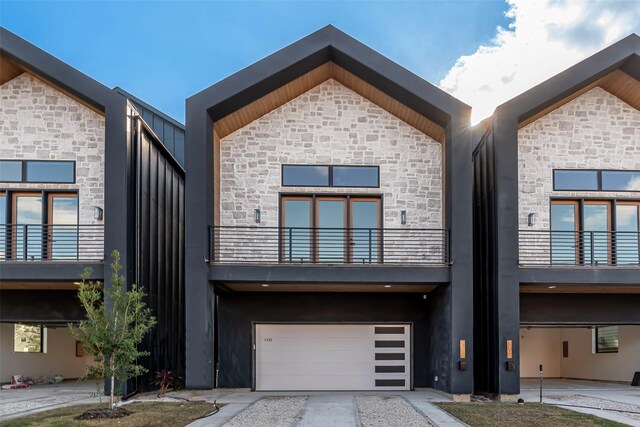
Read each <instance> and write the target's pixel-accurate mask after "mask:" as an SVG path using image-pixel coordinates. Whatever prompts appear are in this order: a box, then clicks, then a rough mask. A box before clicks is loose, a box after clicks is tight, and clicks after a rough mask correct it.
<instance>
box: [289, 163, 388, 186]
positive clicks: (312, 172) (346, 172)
mask: <svg viewBox="0 0 640 427" xmlns="http://www.w3.org/2000/svg"><path fill="white" fill-rule="evenodd" d="M282 186H283V187H353V188H378V187H380V167H379V166H359V165H358V166H355V165H345V166H343V165H340V166H338V165H335V166H331V165H282Z"/></svg>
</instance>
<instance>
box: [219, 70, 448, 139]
mask: <svg viewBox="0 0 640 427" xmlns="http://www.w3.org/2000/svg"><path fill="white" fill-rule="evenodd" d="M329 79H334V80H335V81H337V82H338V83H340V84H342V85H343V86H345V87H347V88H349V89H351V90H353V91H354V92H356V93H357V94H358V95H360V96H362V97H363V98H365V99H367V100H369V101H370V102H372V103H374V104H376V105H377V106H379V107H380V108H382V109H384V110H385V111H387V112H388V113H390V114H392V115H394V116H395V117H397V118H398V119H400V120H402V121H404V122H405V123H407V124H409V125H410V126H412V127H414V128H415V129H417V130H419V131H420V132H422V133H424V134H426V135H428V136H429V137H431V138H433V139H434V140H436V141H438V142H440V143H442V142H444V138H445V131H444V128H442V127H441V126H439V125H438V124H436V123H434V122H433V121H431V120H430V119H428V118H427V117H425V116H423V115H421V114H419V113H417V112H416V111H415V110H413V109H411V108H409V107H407V106H406V105H404V104H402V103H400V102H399V101H397V100H395V99H394V98H392V97H390V96H389V95H387V94H385V93H384V92H382V91H381V90H379V89H377V88H375V87H374V86H372V85H370V84H369V83H367V82H365V81H364V80H362V79H360V78H359V77H357V76H355V75H354V74H352V73H350V72H349V71H347V70H345V69H344V68H342V67H340V66H339V65H336V64H335V63H333V62H326V63H324V64H323V65H321V66H319V67H317V68H315V69H313V70H311V71H309V72H308V73H306V74H304V75H302V76H300V77H298V78H296V79H295V80H292V81H291V82H289V83H287V84H285V85H284V86H282V87H280V88H278V89H276V90H274V91H273V92H271V93H268V94H267V95H265V96H263V97H261V98H259V99H257V100H255V101H253V102H252V103H250V104H248V105H246V106H244V107H242V108H240V109H239V110H237V111H235V112H233V113H231V114H229V115H227V116H225V117H223V118H221V119H219V120H217V121H216V122H215V123H214V129H215V131H216V133H217V136H218V137H219V138H224V137H225V136H227V135H229V134H231V133H233V132H235V131H236V130H238V129H240V128H242V127H244V126H246V125H248V124H249V123H251V122H253V121H254V120H256V119H259V118H260V117H262V116H264V115H265V114H267V113H269V112H271V111H273V110H275V109H276V108H278V107H280V106H282V105H284V104H286V103H287V102H289V101H291V100H293V99H295V98H297V97H298V96H300V95H302V94H303V93H305V92H307V91H309V90H310V89H313V88H314V87H316V86H318V85H319V84H321V83H324V82H325V81H327V80H329Z"/></svg>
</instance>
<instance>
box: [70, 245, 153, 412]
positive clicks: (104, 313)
mask: <svg viewBox="0 0 640 427" xmlns="http://www.w3.org/2000/svg"><path fill="white" fill-rule="evenodd" d="M111 257H112V258H113V262H112V263H111V287H110V288H108V289H105V288H104V286H103V284H102V283H101V282H94V281H90V280H89V276H90V275H91V269H90V268H87V269H85V271H84V273H83V274H82V276H81V277H82V283H81V284H80V288H79V289H78V298H79V299H80V302H81V303H82V306H83V307H84V309H85V310H86V312H87V318H86V320H82V321H80V323H78V324H77V325H72V324H70V325H69V328H70V329H71V332H72V333H73V335H74V336H75V337H76V339H78V340H79V341H80V342H81V343H82V347H83V349H84V351H85V352H87V353H89V354H91V355H93V360H94V362H95V365H94V366H88V367H87V378H94V379H95V378H105V379H109V380H110V383H111V387H110V395H109V408H110V409H113V407H114V405H115V399H114V389H115V382H116V380H118V381H127V380H128V379H130V378H133V377H137V376H139V375H141V374H144V373H145V372H147V369H145V368H144V367H143V366H140V365H138V364H137V359H138V358H139V357H141V356H148V355H149V353H148V352H145V351H139V350H138V345H139V344H140V343H141V342H142V340H143V338H144V336H145V335H146V333H147V332H148V331H149V330H150V329H151V328H152V327H153V326H154V325H155V323H156V320H155V318H154V317H153V316H151V311H150V310H149V309H148V308H147V306H146V304H145V303H144V297H145V293H144V290H143V289H142V288H141V287H138V286H137V285H135V284H132V285H131V289H129V290H127V289H126V286H125V281H124V277H123V276H122V275H121V274H120V270H121V268H122V267H121V265H120V253H119V252H118V251H113V253H112V254H111Z"/></svg>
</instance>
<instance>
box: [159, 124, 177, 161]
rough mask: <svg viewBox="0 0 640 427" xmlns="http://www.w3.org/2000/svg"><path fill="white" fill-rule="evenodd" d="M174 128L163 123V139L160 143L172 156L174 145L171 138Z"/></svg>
mask: <svg viewBox="0 0 640 427" xmlns="http://www.w3.org/2000/svg"><path fill="white" fill-rule="evenodd" d="M173 130H174V126H173V125H172V124H171V123H168V122H164V132H163V134H164V138H163V140H162V142H164V146H165V147H167V149H168V150H169V151H170V152H171V153H172V154H173V153H174V152H175V148H176V147H175V143H174V137H173Z"/></svg>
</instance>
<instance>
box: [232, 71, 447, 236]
mask: <svg viewBox="0 0 640 427" xmlns="http://www.w3.org/2000/svg"><path fill="white" fill-rule="evenodd" d="M220 151H221V153H220V162H221V177H220V190H221V197H220V198H221V200H220V225H223V226H255V225H256V223H255V222H254V218H253V211H254V209H256V208H260V209H261V214H262V218H261V223H260V224H259V225H260V226H269V227H277V226H278V200H279V193H280V192H287V193H292V192H297V193H316V194H321V193H322V194H335V193H341V194H345V193H357V194H372V195H383V197H384V202H383V203H384V227H385V228H400V227H406V228H436V229H440V228H442V225H443V200H442V198H443V191H442V186H443V179H442V146H441V144H440V143H438V142H437V141H435V140H433V139H432V138H430V137H429V136H427V135H425V134H423V133H422V132H420V131H418V130H416V129H415V128H413V127H411V126H410V125H408V124H406V123H405V122H403V121H401V120H399V119H398V118H396V117H395V116H393V115H391V114H390V113H388V112H387V111H385V110H383V109H382V108H380V107H378V106H377V105H375V104H373V103H371V102H369V101H368V100H367V99H365V98H363V97H361V96H360V95H358V94H356V93H355V92H353V91H352V90H350V89H348V88H346V87H345V86H343V85H341V84H339V83H338V82H336V81H334V80H328V81H326V82H324V83H322V84H320V85H318V86H317V87H315V88H313V89H311V90H309V91H308V92H306V93H304V94H303V95H301V96H299V97H297V98H296V99H294V100H292V101H290V102H288V103H286V104H284V105H282V106H281V107H279V108H277V109H275V110H273V111H271V112H270V113H268V114H266V115H264V116H263V117H261V118H260V119H257V120H255V121H254V122H252V123H250V124H249V125H247V126H245V127H244V128H242V129H239V130H237V131H236V132H234V133H232V134H230V135H228V136H226V137H225V138H222V140H221V141H220ZM283 164H300V165H313V164H330V165H377V166H379V167H380V188H313V187H300V188H296V187H282V186H281V182H282V181H281V166H282V165H283ZM401 210H406V211H407V224H406V225H401V224H400V211H401Z"/></svg>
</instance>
